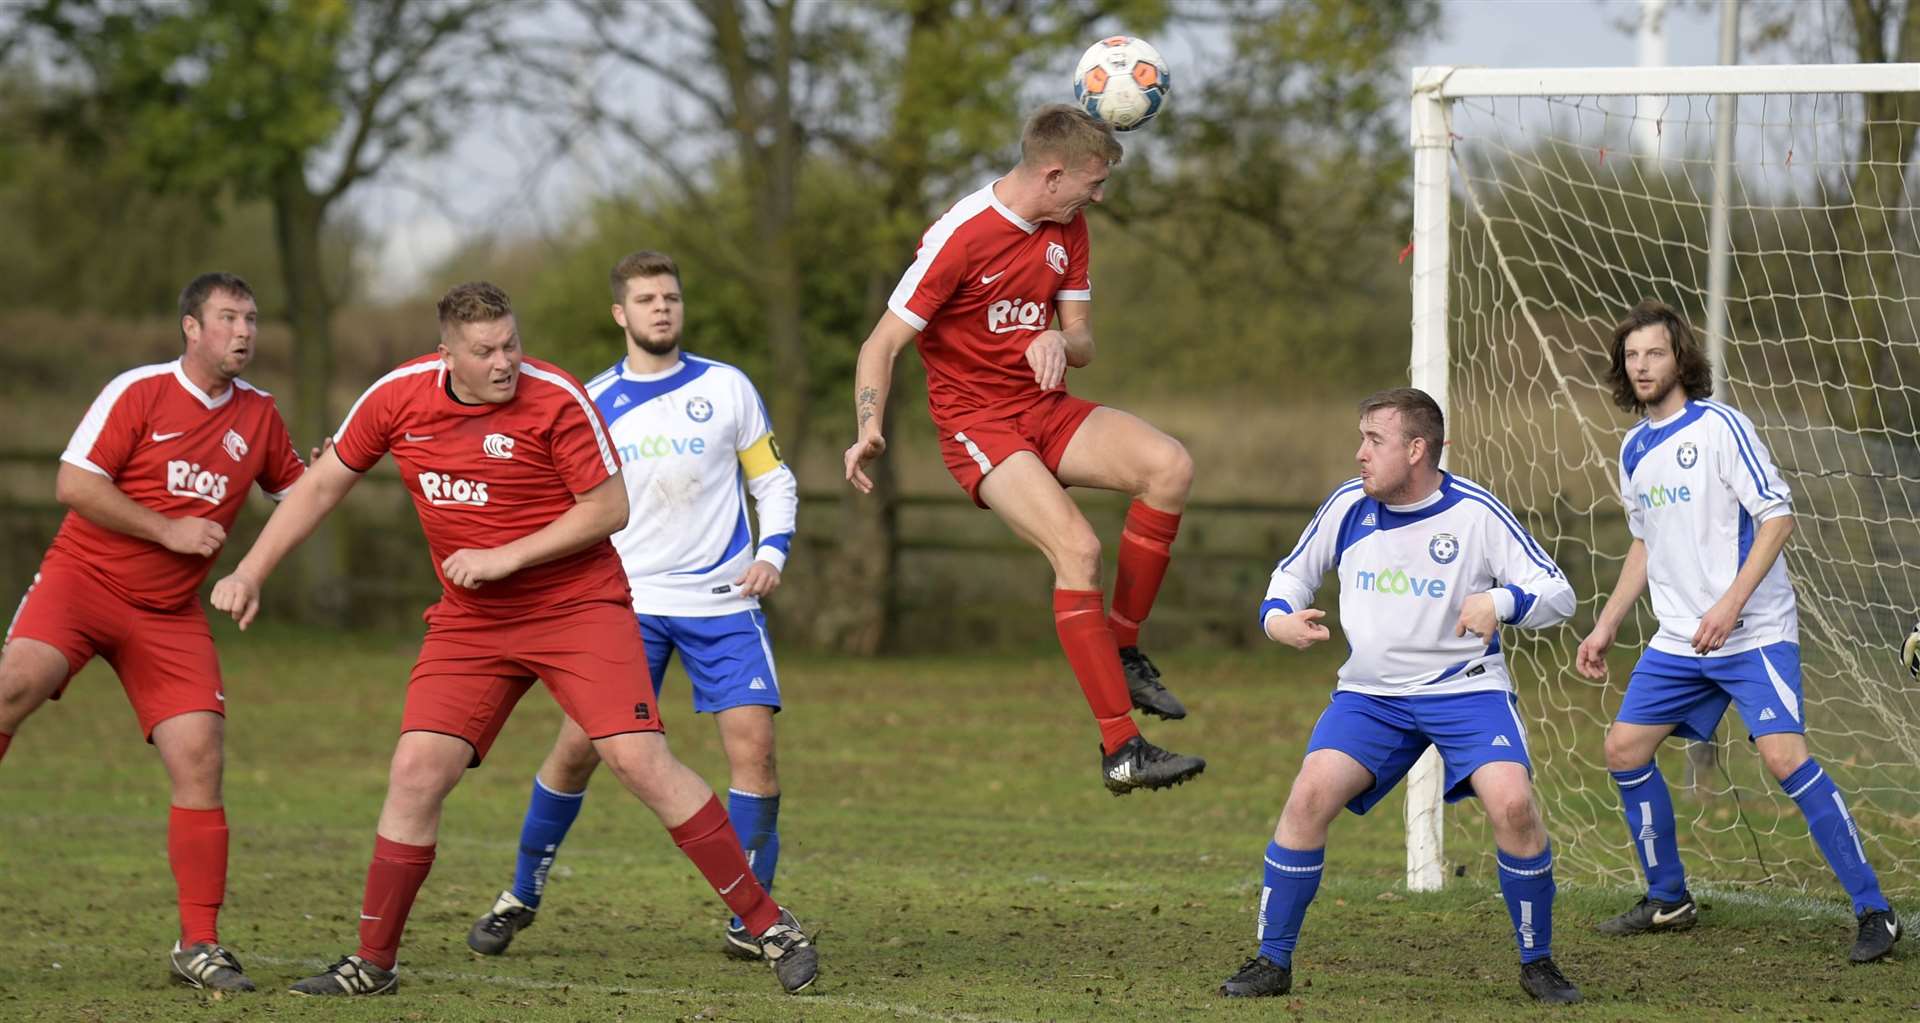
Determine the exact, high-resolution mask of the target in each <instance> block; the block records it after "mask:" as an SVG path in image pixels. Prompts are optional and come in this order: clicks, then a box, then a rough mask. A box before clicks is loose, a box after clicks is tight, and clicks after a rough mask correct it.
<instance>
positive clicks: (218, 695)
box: [213, 693, 227, 703]
mask: <svg viewBox="0 0 1920 1023" xmlns="http://www.w3.org/2000/svg"><path fill="white" fill-rule="evenodd" d="M213 698H214V699H216V700H219V701H220V702H221V703H225V702H227V694H225V693H214V694H213Z"/></svg>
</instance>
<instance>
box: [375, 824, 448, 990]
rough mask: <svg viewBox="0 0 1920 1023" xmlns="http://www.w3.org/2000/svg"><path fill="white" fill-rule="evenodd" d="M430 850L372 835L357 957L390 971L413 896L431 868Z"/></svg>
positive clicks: (425, 846) (405, 925) (422, 846)
mask: <svg viewBox="0 0 1920 1023" xmlns="http://www.w3.org/2000/svg"><path fill="white" fill-rule="evenodd" d="M433 849H434V847H433V846H430V845H408V844H406V843H405V842H395V841H393V840H392V839H389V838H383V837H381V836H380V835H374V836H373V862H372V863H371V864H369V865H368V866H367V894H366V896H365V898H363V899H362V900H361V902H360V951H359V956H360V958H362V959H365V960H366V961H367V962H370V963H372V964H373V965H375V966H378V967H380V968H381V969H383V970H391V969H393V964H394V961H395V959H396V958H397V957H398V956H399V954H400V932H401V931H404V930H406V928H407V914H408V913H410V912H412V911H413V897H414V896H415V895H418V894H420V886H421V885H422V884H424V883H425V882H426V880H427V872H428V871H430V870H432V869H433Z"/></svg>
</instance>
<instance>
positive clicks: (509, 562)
mask: <svg viewBox="0 0 1920 1023" xmlns="http://www.w3.org/2000/svg"><path fill="white" fill-rule="evenodd" d="M519 567H520V566H518V565H515V564H514V563H513V559H512V558H511V557H510V556H508V555H506V554H502V553H501V552H500V548H498V547H488V548H486V549H484V550H475V549H473V548H471V547H462V548H460V549H459V550H457V551H454V552H453V553H452V554H449V555H447V560H445V561H442V562H441V563H440V573H441V574H442V575H444V576H446V577H447V581H448V582H450V583H452V584H454V585H455V586H458V587H461V588H463V589H468V590H473V589H479V588H480V584H482V583H490V582H493V581H494V580H496V579H505V578H506V577H508V576H510V575H512V574H513V573H514V572H515V571H516V570H517V569H518V568H519Z"/></svg>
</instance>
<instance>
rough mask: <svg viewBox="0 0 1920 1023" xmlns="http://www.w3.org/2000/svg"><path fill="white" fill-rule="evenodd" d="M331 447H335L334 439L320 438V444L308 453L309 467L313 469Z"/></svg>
mask: <svg viewBox="0 0 1920 1023" xmlns="http://www.w3.org/2000/svg"><path fill="white" fill-rule="evenodd" d="M331 447H333V438H332V437H322V438H320V443H318V444H315V445H314V446H313V450H311V451H310V452H308V457H307V465H308V466H309V467H311V466H312V465H313V463H315V462H318V461H319V460H320V456H321V455H324V454H326V453H327V449H328V448H331Z"/></svg>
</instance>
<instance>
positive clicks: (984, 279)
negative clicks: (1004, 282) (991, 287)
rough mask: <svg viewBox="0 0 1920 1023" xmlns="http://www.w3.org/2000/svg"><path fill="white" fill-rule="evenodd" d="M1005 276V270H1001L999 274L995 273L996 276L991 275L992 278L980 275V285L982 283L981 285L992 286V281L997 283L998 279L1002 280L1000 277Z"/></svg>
mask: <svg viewBox="0 0 1920 1023" xmlns="http://www.w3.org/2000/svg"><path fill="white" fill-rule="evenodd" d="M1006 275H1007V272H1006V271H1005V270H1002V271H1000V272H999V273H997V274H994V275H993V276H991V277H988V276H987V275H985V274H981V275H980V283H982V284H992V283H993V282H994V281H997V280H999V279H1000V278H1002V277H1005V276H1006Z"/></svg>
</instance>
